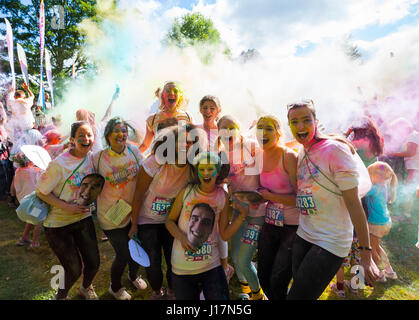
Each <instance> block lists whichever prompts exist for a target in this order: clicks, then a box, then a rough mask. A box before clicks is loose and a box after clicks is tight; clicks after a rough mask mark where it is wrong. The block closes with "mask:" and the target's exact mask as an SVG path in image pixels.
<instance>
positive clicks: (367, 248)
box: [358, 246, 372, 251]
mask: <svg viewBox="0 0 419 320" xmlns="http://www.w3.org/2000/svg"><path fill="white" fill-rule="evenodd" d="M358 249H359V250H367V251H371V250H372V248H371V247H361V246H359V247H358Z"/></svg>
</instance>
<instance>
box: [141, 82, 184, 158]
mask: <svg viewBox="0 0 419 320" xmlns="http://www.w3.org/2000/svg"><path fill="white" fill-rule="evenodd" d="M159 101H160V105H159V110H160V111H159V112H157V113H154V114H152V115H150V116H149V117H148V118H147V120H146V135H145V137H144V140H143V142H142V144H141V146H140V151H141V152H142V153H144V152H146V151H147V150H148V148H149V147H150V145H151V143H152V141H153V137H154V136H155V135H156V134H157V131H158V130H159V128H158V125H159V124H160V123H161V122H163V121H165V120H168V119H176V120H177V121H180V122H183V123H192V119H191V117H190V116H189V114H188V113H187V112H186V111H185V110H184V109H185V108H186V105H187V103H186V97H185V96H184V94H183V91H182V89H181V88H180V86H179V84H178V83H177V82H175V81H168V82H166V83H165V85H164V87H163V90H161V91H159Z"/></svg>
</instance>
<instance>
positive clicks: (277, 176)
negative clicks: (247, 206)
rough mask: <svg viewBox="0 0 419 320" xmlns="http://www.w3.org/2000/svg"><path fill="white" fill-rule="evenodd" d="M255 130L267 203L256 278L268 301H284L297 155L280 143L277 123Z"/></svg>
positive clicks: (294, 220)
mask: <svg viewBox="0 0 419 320" xmlns="http://www.w3.org/2000/svg"><path fill="white" fill-rule="evenodd" d="M256 128H257V130H258V134H259V136H258V139H259V144H260V146H261V148H262V149H263V166H262V170H261V173H260V184H261V186H262V187H263V189H262V190H260V193H261V194H262V196H263V197H264V199H265V200H267V201H268V204H267V207H266V214H265V219H264V221H265V223H264V225H263V227H262V230H261V236H260V240H259V251H258V276H259V279H260V282H261V285H262V288H263V289H264V290H265V292H266V294H267V295H268V298H269V299H272V300H285V298H286V296H287V290H288V285H289V283H290V280H291V277H292V268H291V247H292V243H293V241H294V238H295V233H296V231H297V228H298V222H299V212H298V209H297V208H296V207H295V204H296V191H297V178H296V167H297V154H296V153H295V152H294V151H293V150H292V149H290V148H288V147H286V146H284V145H283V144H282V143H281V142H280V138H281V135H282V134H281V124H280V121H279V120H278V119H277V118H276V117H274V116H271V115H267V116H263V117H261V118H259V120H258V122H257V125H256Z"/></svg>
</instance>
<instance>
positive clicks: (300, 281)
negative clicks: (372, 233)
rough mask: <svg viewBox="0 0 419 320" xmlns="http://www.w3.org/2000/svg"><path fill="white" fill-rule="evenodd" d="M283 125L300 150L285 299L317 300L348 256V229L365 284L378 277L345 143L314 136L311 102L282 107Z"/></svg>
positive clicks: (353, 164) (355, 175)
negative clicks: (294, 232) (284, 111)
mask: <svg viewBox="0 0 419 320" xmlns="http://www.w3.org/2000/svg"><path fill="white" fill-rule="evenodd" d="M287 112H288V113H287V116H288V123H289V126H290V128H291V131H292V134H293V135H294V137H295V139H296V140H297V141H298V142H299V143H300V144H302V145H303V147H304V149H303V150H301V151H300V153H299V155H298V164H297V184H298V191H297V207H298V208H299V210H300V221H299V226H298V230H297V235H296V237H295V240H294V244H293V247H292V271H293V284H292V287H291V289H290V291H289V293H288V296H287V299H289V300H295V299H312V300H315V299H317V298H319V297H320V295H321V294H322V292H323V291H324V289H325V288H326V287H327V285H328V284H329V282H330V281H331V280H332V279H333V277H334V276H335V274H336V272H337V271H338V270H339V268H340V266H341V264H342V262H343V260H344V258H345V257H346V256H347V255H348V253H349V251H350V249H351V244H352V240H353V228H355V231H356V233H357V235H358V239H359V244H360V247H359V249H360V251H361V261H360V266H361V267H362V268H363V271H364V273H363V274H364V277H365V282H366V283H367V284H369V285H374V282H375V280H376V279H377V277H378V274H379V271H378V269H377V266H376V265H375V263H374V261H373V260H372V256H371V244H370V239H369V233H368V225H367V220H366V216H365V213H364V210H363V208H362V205H361V200H360V198H359V194H358V186H359V181H360V173H359V170H358V165H357V163H356V160H355V157H354V154H355V149H354V148H353V146H352V145H351V144H350V143H349V142H348V141H346V140H345V139H344V138H340V137H337V136H332V135H324V134H322V133H321V132H319V130H318V128H317V126H318V120H317V118H316V110H315V108H314V104H313V102H312V101H311V100H309V101H301V102H297V103H293V104H289V105H288V106H287Z"/></svg>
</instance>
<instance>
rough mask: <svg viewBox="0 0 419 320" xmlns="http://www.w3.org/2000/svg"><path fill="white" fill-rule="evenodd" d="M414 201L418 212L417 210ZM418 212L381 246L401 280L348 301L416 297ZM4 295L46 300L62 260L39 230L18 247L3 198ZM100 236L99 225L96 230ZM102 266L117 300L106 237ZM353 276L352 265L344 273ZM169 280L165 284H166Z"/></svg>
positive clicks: (98, 281)
mask: <svg viewBox="0 0 419 320" xmlns="http://www.w3.org/2000/svg"><path fill="white" fill-rule="evenodd" d="M417 204H418V203H416V208H415V209H416V210H415V212H416V213H417V212H419V210H418V206H417ZM418 216H419V215H417V214H416V215H415V217H414V218H413V219H412V220H413V221H411V222H410V223H398V222H394V223H393V227H392V230H391V232H390V234H389V235H388V236H387V237H385V238H384V240H383V245H384V248H385V250H386V252H387V254H388V256H389V259H390V262H391V263H392V266H393V268H394V270H395V271H396V272H397V274H398V276H399V279H397V280H388V281H387V282H386V283H378V284H377V285H376V287H375V288H374V289H371V288H367V289H365V290H363V292H361V293H360V295H359V296H358V297H356V296H351V295H350V294H349V293H348V292H347V296H348V297H347V298H346V299H349V300H354V299H368V300H418V298H419V249H418V248H416V247H415V243H416V241H417V233H418V223H419V217H418ZM0 226H1V227H0V228H1V232H0V299H1V300H5V299H7V300H46V299H53V297H54V293H55V292H54V291H53V290H52V289H51V286H50V281H51V278H52V277H53V276H54V274H52V273H50V270H51V268H52V266H53V265H58V264H59V262H58V259H57V258H56V257H55V255H54V254H53V253H52V251H51V250H50V248H49V246H48V243H47V241H46V239H45V236H44V234H43V233H41V238H40V243H41V247H40V248H36V249H31V248H29V247H28V246H25V247H18V246H16V241H17V239H18V238H19V237H20V235H21V233H22V232H23V228H24V223H23V222H21V221H20V220H19V219H18V218H17V216H16V213H15V210H14V209H11V208H9V207H8V206H7V203H5V202H4V201H2V202H0ZM97 231H98V238H100V233H101V232H100V230H99V229H98V230H97ZM99 250H100V256H101V265H100V270H99V272H98V274H97V275H96V278H95V280H94V286H95V289H96V293H97V294H98V296H99V298H100V299H105V300H106V299H113V297H112V296H111V295H110V294H109V293H108V288H109V282H110V267H111V264H112V261H113V258H114V252H113V249H112V247H111V245H110V243H109V242H108V241H107V242H101V241H99ZM230 263H231V262H230ZM139 272H140V274H142V276H143V278H144V279H146V276H145V270H144V268H143V267H141V268H140V271H139ZM346 277H347V279H350V277H351V274H350V272H349V270H348V271H347V273H346ZM80 283H81V281H80V280H79V281H78V282H77V283H76V285H75V286H74V287H73V288H72V289H71V291H70V294H69V297H70V298H71V299H81V298H80V297H79V295H78V293H77V291H78V288H79V286H80ZM123 285H125V286H126V287H127V289H128V292H130V293H131V294H132V296H133V299H136V300H147V299H149V297H150V295H151V289H150V288H147V289H146V290H144V291H134V289H133V287H132V286H130V284H129V283H128V281H127V280H126V273H125V275H124V278H123ZM164 285H165V284H164ZM230 289H231V298H232V299H237V295H238V293H239V292H240V289H239V285H238V281H237V277H236V276H233V278H232V280H231V281H230ZM320 299H321V300H337V299H340V298H338V297H337V296H336V295H335V294H334V293H333V292H332V291H331V290H330V289H329V288H327V289H326V290H325V291H324V293H323V294H322V296H321V297H320Z"/></svg>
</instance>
